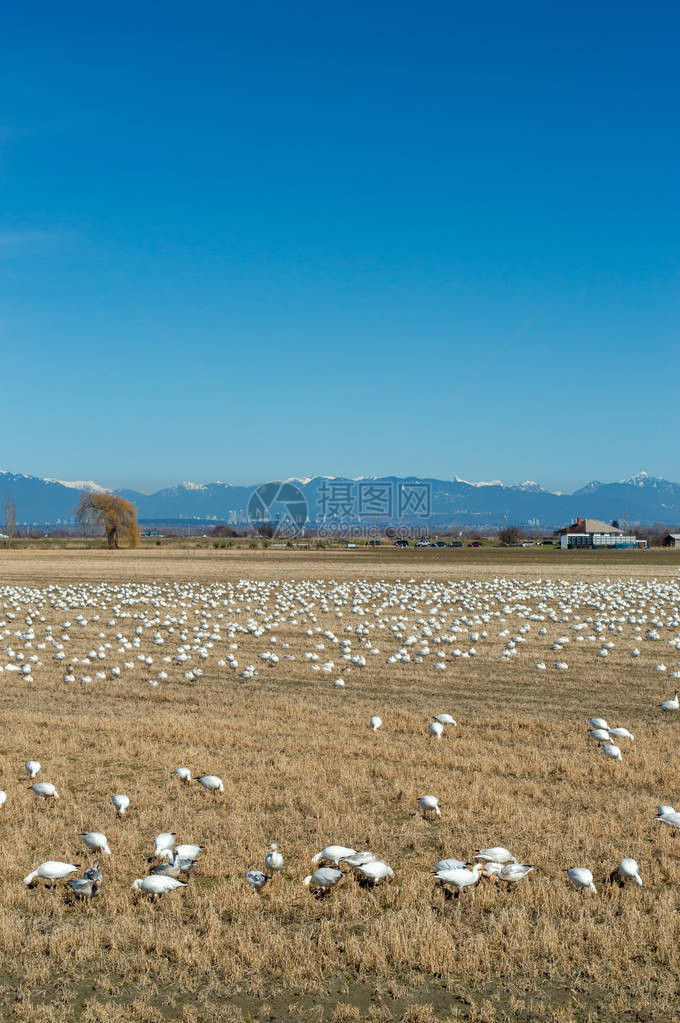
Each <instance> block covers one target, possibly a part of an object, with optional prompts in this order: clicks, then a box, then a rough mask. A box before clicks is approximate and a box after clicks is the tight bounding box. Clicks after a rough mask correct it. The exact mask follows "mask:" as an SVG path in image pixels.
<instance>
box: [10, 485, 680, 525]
mask: <svg viewBox="0 0 680 1023" xmlns="http://www.w3.org/2000/svg"><path fill="white" fill-rule="evenodd" d="M292 482H295V483H296V485H297V486H298V487H299V489H300V491H301V492H302V493H303V494H304V496H305V499H306V500H307V505H308V507H309V514H310V519H311V520H312V521H317V522H320V521H322V520H323V512H324V510H326V511H327V510H328V504H327V502H325V500H324V496H323V495H324V493H328V491H329V490H332V489H333V488H334V487H335V486H336V485H338V486H341V485H343V484H346V485H348V486H349V491H348V492H351V493H352V494H353V495H354V497H355V505H356V494H357V488H358V487H360V486H369V485H376V486H378V485H379V486H382V487H387V488H388V489H390V490H391V491H392V493H393V494H394V493H396V492H397V491H398V488H400V487H404V486H407V485H408V484H412V483H419V484H420V483H424V484H428V485H429V487H430V494H431V514H430V516H429V520H428V521H429V522H430V524H431V525H433V526H438V527H444V526H449V525H450V526H456V525H460V526H462V525H467V526H473V527H477V528H480V529H481V528H487V527H489V528H493V527H495V526H500V525H502V524H503V523H504V522H505V521H508V522H510V523H512V524H517V525H523V526H527V525H532V524H535V525H540V527H542V528H545V529H550V528H553V527H556V526H562V525H564V524H565V523H567V522H571V521H573V520H574V519H575V518H576V517H577V515H580V516H581V517H583V518H586V517H587V518H598V519H602V520H604V521H607V522H610V521H611V520H612V519H614V518H616V519H618V520H619V521H623V518H624V515H625V517H626V518H627V520H628V522H631V523H632V522H639V523H642V524H651V523H652V522H665V523H667V524H677V523H680V484H678V483H671V482H670V481H668V480H666V479H663V478H662V477H660V476H649V475H647V473H644V472H641V473H637V474H636V475H635V476H632V477H631V478H630V479H627V480H619V481H618V482H615V483H602V482H600V481H598V480H594V481H592V482H590V483H587V484H586V485H585V486H583V487H581V488H580V489H579V490H576V491H575V492H574V493H573V494H563V493H554V492H552V491H549V490H545V489H544V488H543V487H541V486H540V484H538V483H535V482H534V481H531V480H528V481H526V482H525V483H514V484H506V483H501V482H499V481H497V480H494V481H492V482H480V483H474V482H469V481H468V480H463V479H460V478H459V477H456V478H455V479H453V480H439V479H434V478H431V477H420V476H408V477H397V476H382V477H359V478H357V479H350V478H349V477H333V476H314V477H307V478H304V479H298V480H294V481H292ZM258 485H259V484H253V485H252V486H232V485H231V484H229V483H221V482H215V483H192V482H188V481H187V482H184V483H179V484H177V485H176V486H174V487H166V488H164V489H162V490H158V491H156V493H154V494H142V493H140V492H138V491H135V490H117V491H110V490H108V489H107V488H106V487H102V486H100V485H99V484H96V483H91V482H87V481H76V482H69V481H60V480H55V479H40V478H39V477H37V476H30V475H26V474H22V473H12V472H2V471H0V504H1V502H2V501H3V500H4V496H5V494H6V493H7V492H8V491H10V492H11V494H12V497H13V498H14V500H15V501H16V505H17V521H18V522H19V523H20V524H24V525H27V524H34V525H57V524H59V523H71V522H72V521H73V510H74V508H75V506H76V504H77V503H78V496H77V495H78V491H79V490H82V489H93V490H98V491H100V492H107V493H116V494H119V495H120V496H121V497H125V498H127V499H128V500H129V501H132V502H133V503H134V504H135V505H136V506H137V509H138V513H139V518H140V519H141V520H146V521H161V522H162V521H170V520H177V519H187V520H209V519H214V520H215V521H217V522H233V523H234V524H239V523H241V524H243V523H245V522H246V520H247V506H248V500H249V498H250V496H251V494H252V492H253V490H254V489H255V488H256V487H257V486H258ZM369 518H370V520H371V522H372V521H373V516H372V515H370V516H368V515H364V516H363V517H362V518H361V520H360V521H363V522H367V521H368V519H369ZM388 518H390V519H391V520H394V521H397V520H401V521H404V522H408V523H420V524H421V525H422V524H424V522H425V520H424V519H423V518H421V517H419V516H418V515H416V514H413V513H409V514H404V515H401V516H400V515H398V514H397V509H396V508H393V509H392V514H391V515H390V516H387V515H378V522H380V523H384V522H385V521H386V520H387V519H388ZM332 519H333V516H332V515H328V514H327V515H326V521H329V520H332ZM348 519H349V520H350V521H357V510H356V507H355V508H354V510H353V511H352V512H350V514H349V515H348ZM0 528H1V525H0Z"/></svg>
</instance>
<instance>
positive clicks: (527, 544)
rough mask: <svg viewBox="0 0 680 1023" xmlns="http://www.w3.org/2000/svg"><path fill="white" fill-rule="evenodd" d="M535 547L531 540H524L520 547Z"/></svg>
mask: <svg viewBox="0 0 680 1023" xmlns="http://www.w3.org/2000/svg"><path fill="white" fill-rule="evenodd" d="M535 546H536V544H535V543H534V541H533V540H525V541H524V543H523V544H522V547H535Z"/></svg>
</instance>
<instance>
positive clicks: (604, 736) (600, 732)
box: [588, 728, 611, 742]
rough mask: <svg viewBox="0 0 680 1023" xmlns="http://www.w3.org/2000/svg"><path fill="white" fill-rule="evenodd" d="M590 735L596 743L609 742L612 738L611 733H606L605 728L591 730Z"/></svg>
mask: <svg viewBox="0 0 680 1023" xmlns="http://www.w3.org/2000/svg"><path fill="white" fill-rule="evenodd" d="M588 735H589V736H590V738H591V739H594V740H595V742H609V740H610V738H611V736H610V735H609V732H607V731H605V729H604V728H591V729H590V731H589V732H588Z"/></svg>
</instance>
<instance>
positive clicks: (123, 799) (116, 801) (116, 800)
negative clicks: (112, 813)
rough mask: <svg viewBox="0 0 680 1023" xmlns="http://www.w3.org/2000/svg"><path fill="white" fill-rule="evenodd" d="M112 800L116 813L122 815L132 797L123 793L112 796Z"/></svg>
mask: <svg viewBox="0 0 680 1023" xmlns="http://www.w3.org/2000/svg"><path fill="white" fill-rule="evenodd" d="M111 802H112V803H113V805H114V807H115V809H116V815H117V816H118V817H122V816H123V814H124V813H125V811H126V810H127V808H128V807H129V805H130V797H129V796H123V795H116V796H112V797H111Z"/></svg>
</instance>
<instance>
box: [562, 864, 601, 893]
mask: <svg viewBox="0 0 680 1023" xmlns="http://www.w3.org/2000/svg"><path fill="white" fill-rule="evenodd" d="M566 874H567V877H568V878H569V880H570V881H571V883H572V884H573V886H574V888H576V889H577V890H579V891H580V892H581V895H583V892H584V891H585V889H586V888H587V889H588V890H589V891H591V892H594V893H595V895H597V888H596V887H595V885H594V884H593V875H592V874H591V872H590V871H589V870H588V869H587V867H569V869H568V870H567V871H566Z"/></svg>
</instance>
